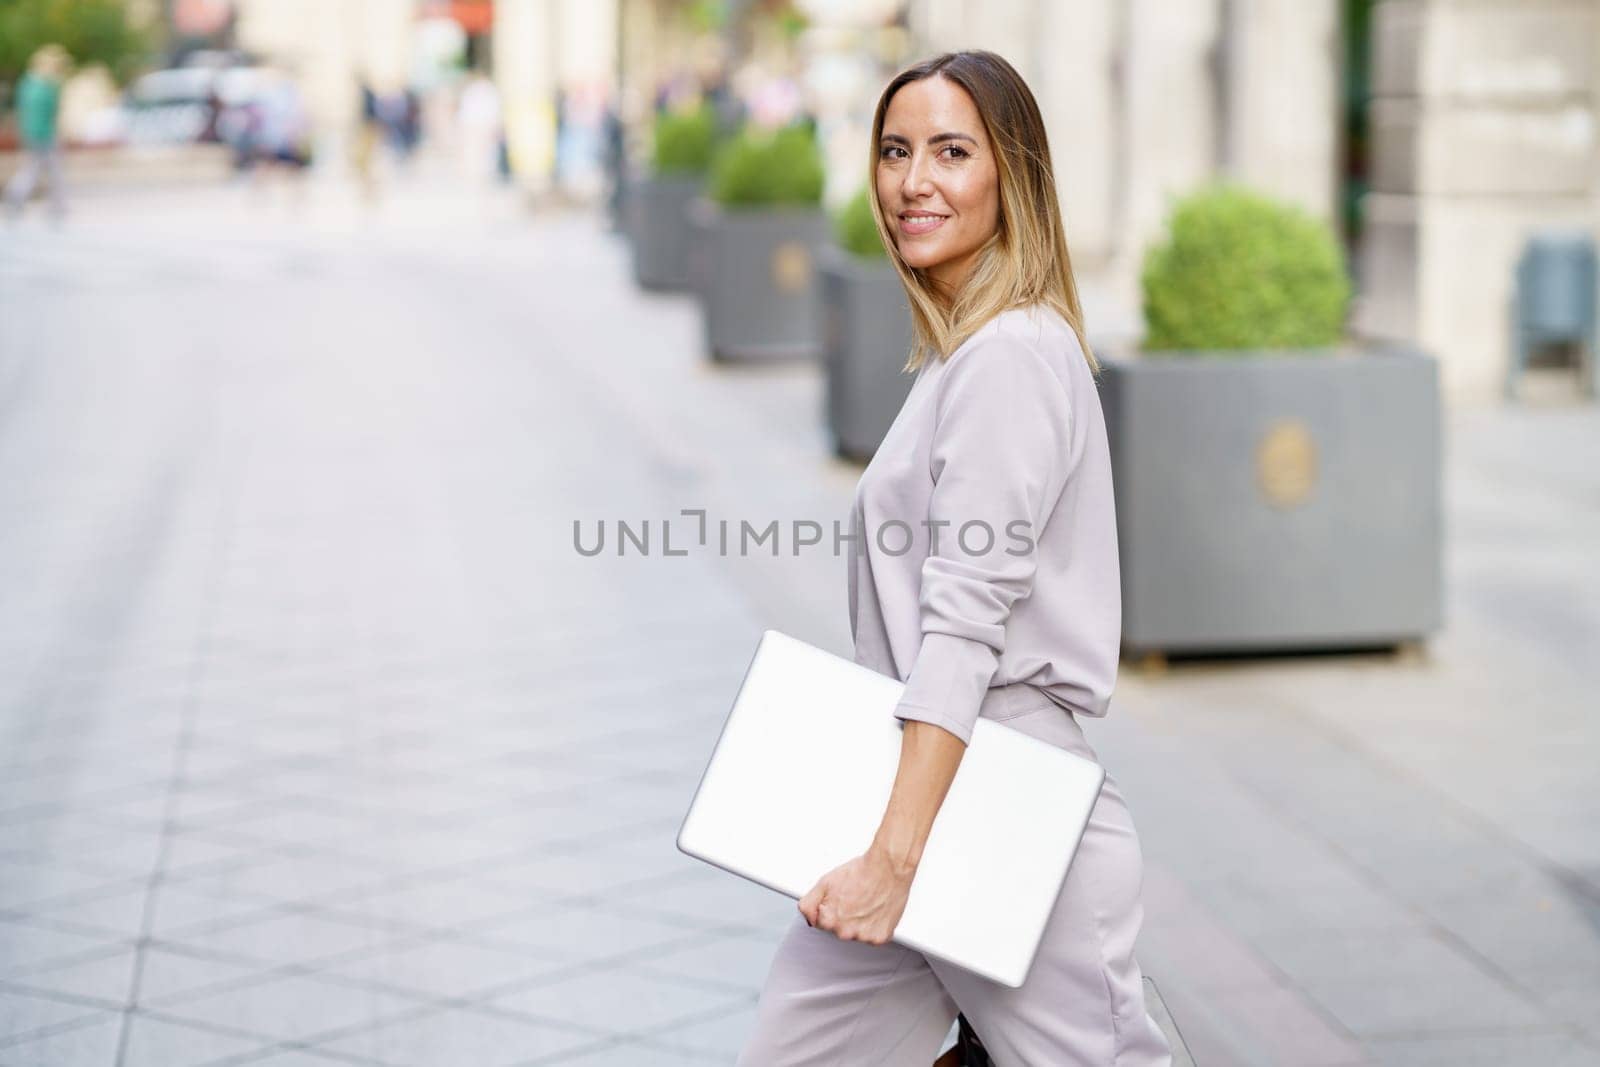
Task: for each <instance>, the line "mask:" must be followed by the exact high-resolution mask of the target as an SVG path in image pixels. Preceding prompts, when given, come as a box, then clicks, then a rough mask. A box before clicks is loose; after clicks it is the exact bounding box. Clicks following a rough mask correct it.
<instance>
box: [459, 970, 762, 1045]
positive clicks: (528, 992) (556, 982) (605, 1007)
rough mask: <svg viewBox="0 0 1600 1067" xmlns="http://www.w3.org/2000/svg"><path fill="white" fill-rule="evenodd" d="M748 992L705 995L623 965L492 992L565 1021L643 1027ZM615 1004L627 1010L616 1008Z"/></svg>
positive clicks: (532, 1012)
mask: <svg viewBox="0 0 1600 1067" xmlns="http://www.w3.org/2000/svg"><path fill="white" fill-rule="evenodd" d="M753 999H754V998H753V996H751V995H750V994H746V993H731V992H730V993H728V994H725V995H723V996H720V997H719V996H716V995H709V996H708V994H707V991H706V990H705V988H703V987H698V986H693V985H688V984H685V983H683V982H680V981H674V980H672V979H671V978H667V977H663V976H657V975H652V974H647V973H643V972H638V971H631V970H626V969H623V968H610V969H606V970H594V971H589V972H587V973H583V974H578V975H575V976H572V977H566V978H559V979H553V980H551V981H546V982H540V983H538V984H537V985H535V986H532V987H530V988H526V989H521V990H517V991H514V992H509V993H501V994H498V995H495V996H493V997H492V998H491V999H490V1001H489V1003H490V1004H491V1005H492V1006H493V1007H496V1008H499V1009H501V1010H503V1011H508V1012H515V1013H518V1014H523V1015H528V1016H532V1017H534V1018H536V1019H540V1020H550V1021H558V1022H559V1021H565V1022H570V1023H575V1024H577V1025H579V1026H586V1027H589V1028H591V1029H594V1030H597V1031H602V1032H604V1031H624V1032H634V1033H637V1032H644V1031H652V1030H658V1029H662V1028H665V1027H669V1026H673V1025H676V1024H679V1023H682V1022H684V1021H686V1020H691V1019H697V1018H700V1017H703V1016H704V1015H706V1014H707V1013H708V1012H715V1011H720V1010H733V1009H736V1008H739V1007H743V1006H744V1005H746V1004H748V1003H749V1002H750V1001H751V1000H753ZM619 1005H626V1006H627V1008H626V1012H625V1013H619V1011H618V1007H619Z"/></svg>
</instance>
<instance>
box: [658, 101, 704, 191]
mask: <svg viewBox="0 0 1600 1067" xmlns="http://www.w3.org/2000/svg"><path fill="white" fill-rule="evenodd" d="M654 141H655V155H654V157H653V159H652V163H653V164H654V167H655V172H656V173H657V174H660V175H678V176H689V177H692V176H694V175H696V174H704V173H705V172H706V171H708V170H710V169H711V160H712V157H713V155H714V154H715V149H716V144H717V116H716V112H715V111H713V110H712V109H711V108H710V107H709V106H707V105H702V106H701V107H699V108H697V109H696V110H694V111H664V112H662V113H661V114H660V115H658V116H656V125H655V135H654Z"/></svg>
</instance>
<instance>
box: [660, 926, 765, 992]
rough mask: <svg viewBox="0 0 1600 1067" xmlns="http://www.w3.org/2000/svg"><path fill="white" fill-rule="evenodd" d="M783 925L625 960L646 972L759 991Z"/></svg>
mask: <svg viewBox="0 0 1600 1067" xmlns="http://www.w3.org/2000/svg"><path fill="white" fill-rule="evenodd" d="M783 934H784V928H781V927H780V928H776V929H773V930H769V931H765V932H763V933H762V934H759V935H742V934H733V935H729V936H722V937H717V936H708V937H704V938H701V939H699V940H697V941H693V942H689V943H687V944H683V945H668V946H665V947H663V948H662V949H661V950H660V951H655V952H650V953H645V954H641V955H640V956H637V957H635V958H633V959H631V960H629V961H628V965H629V966H630V967H631V968H634V969H637V970H639V971H643V972H645V973H649V974H661V975H668V976H672V977H675V978H680V979H690V980H693V981H696V982H699V983H702V984H704V985H707V986H709V987H711V988H723V989H736V990H747V991H755V992H759V991H760V989H761V985H762V983H763V982H765V981H766V977H767V972H768V971H769V970H771V969H772V957H773V954H774V953H775V952H776V951H777V948H778V943H779V942H780V941H781V940H782V939H783Z"/></svg>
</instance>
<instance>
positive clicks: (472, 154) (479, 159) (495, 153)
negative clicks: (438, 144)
mask: <svg viewBox="0 0 1600 1067" xmlns="http://www.w3.org/2000/svg"><path fill="white" fill-rule="evenodd" d="M456 126H457V128H458V129H459V130H460V132H461V169H462V172H463V173H464V174H465V175H466V177H467V178H468V179H469V180H472V181H480V182H481V181H487V180H488V179H489V178H490V177H491V176H492V175H493V174H494V173H495V172H496V171H497V170H498V166H497V164H498V163H499V158H498V157H499V147H500V92H499V90H497V89H496V88H495V87H494V82H492V81H490V80H489V79H488V77H486V76H485V75H484V74H483V72H482V71H475V72H473V74H472V76H471V77H470V78H468V79H467V84H466V85H464V86H462V88H461V99H460V101H459V102H458V103H457V105H456Z"/></svg>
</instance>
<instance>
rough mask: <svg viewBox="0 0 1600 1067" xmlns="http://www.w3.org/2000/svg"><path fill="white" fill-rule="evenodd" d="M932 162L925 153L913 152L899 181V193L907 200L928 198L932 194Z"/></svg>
mask: <svg viewBox="0 0 1600 1067" xmlns="http://www.w3.org/2000/svg"><path fill="white" fill-rule="evenodd" d="M932 162H933V161H932V160H931V159H930V158H929V156H928V154H927V153H926V152H913V153H912V154H911V159H910V160H909V161H908V162H907V164H906V169H905V175H904V177H902V178H901V180H900V193H901V195H902V196H904V197H905V198H906V199H907V200H915V199H917V198H918V197H923V196H928V195H929V194H931V193H932V192H933V181H932V171H931V169H930V168H931V166H932Z"/></svg>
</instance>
